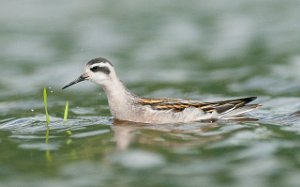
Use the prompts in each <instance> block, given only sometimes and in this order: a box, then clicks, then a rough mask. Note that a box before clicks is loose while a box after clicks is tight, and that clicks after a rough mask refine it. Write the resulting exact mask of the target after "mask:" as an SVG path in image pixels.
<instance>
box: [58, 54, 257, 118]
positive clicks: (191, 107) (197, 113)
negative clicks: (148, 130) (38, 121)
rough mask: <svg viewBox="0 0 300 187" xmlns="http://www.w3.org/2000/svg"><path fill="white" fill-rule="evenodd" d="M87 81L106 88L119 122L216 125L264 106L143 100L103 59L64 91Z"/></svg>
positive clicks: (95, 61)
mask: <svg viewBox="0 0 300 187" xmlns="http://www.w3.org/2000/svg"><path fill="white" fill-rule="evenodd" d="M87 80H88V81H91V82H93V83H95V84H97V85H100V86H101V87H102V89H103V90H104V92H105V94H106V96H107V100H108V105H109V109H110V112H111V115H112V117H113V118H114V119H116V120H119V121H129V122H137V123H152V124H165V123H188V122H197V121H199V122H201V121H211V122H213V121H216V120H221V119H225V120H230V119H238V118H240V117H241V116H242V114H244V113H247V112H250V111H252V110H254V109H256V108H258V107H259V106H261V105H260V104H249V103H250V102H251V101H253V100H255V99H256V98H257V97H244V98H240V99H230V100H221V101H214V102H203V101H199V100H186V99H171V98H145V97H140V96H137V95H135V94H134V93H132V92H131V91H129V89H128V88H127V87H126V86H125V85H124V84H123V82H122V81H121V80H120V79H119V78H118V76H117V73H116V70H115V68H114V65H113V64H112V63H111V62H110V61H109V60H107V59H106V58H102V57H99V58H94V59H92V60H90V61H88V63H87V64H86V66H85V69H84V73H83V74H81V75H80V76H79V77H78V78H77V79H75V80H74V81H72V82H70V83H69V84H67V85H65V86H64V87H63V88H62V89H66V88H68V87H70V86H72V85H74V84H77V83H79V82H82V81H87Z"/></svg>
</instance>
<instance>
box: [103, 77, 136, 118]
mask: <svg viewBox="0 0 300 187" xmlns="http://www.w3.org/2000/svg"><path fill="white" fill-rule="evenodd" d="M102 87H103V90H104V92H105V93H106V96H107V99H108V104H109V108H110V111H111V113H112V115H113V116H114V117H116V118H119V119H120V118H122V113H124V111H126V110H129V107H130V102H132V100H133V98H134V95H133V94H132V93H131V92H130V91H129V90H128V89H127V88H126V87H125V86H124V84H123V83H122V82H121V81H120V80H119V79H114V80H110V81H109V83H108V84H105V85H103V86H102Z"/></svg>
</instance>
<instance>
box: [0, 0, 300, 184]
mask: <svg viewBox="0 0 300 187" xmlns="http://www.w3.org/2000/svg"><path fill="white" fill-rule="evenodd" d="M299 5H300V3H299V1H297V0H288V1H280V0H254V1H253V0H252V1H250V0H242V1H238V2H236V1H232V0H225V1H222V2H220V1H217V0H213V1H202V0H201V1H199V0H197V1H196V0H195V1H192V0H191V1H160V2H151V3H150V2H148V1H137V0H132V1H130V2H125V1H124V2H118V3H117V2H112V1H108V0H107V1H104V0H103V1H96V0H94V1H88V2H86V1H79V0H76V1H72V4H70V3H68V2H62V1H51V2H39V1H35V0H30V1H27V2H26V3H23V4H21V3H20V2H16V1H4V0H2V1H0V25H1V27H0V45H1V50H0V61H1V68H0V74H1V80H0V90H1V92H0V150H1V154H0V186H8V187H9V186H230V187H233V186H239V187H243V186H245V187H248V186H263V187H266V186H299V185H300V181H299V177H300V174H299V173H300V160H299V158H300V157H299V156H300V151H299V150H300V149H299V143H298V142H299V140H300V135H299V133H300V128H299V125H300V119H299V118H300V94H299V93H300V92H299V91H300V86H299V81H300V76H299V71H300V55H299V49H300V34H299V32H298V31H299V27H300V26H299V20H300V13H299ZM98 56H103V57H107V58H108V59H110V60H111V61H112V62H113V63H114V65H115V67H116V69H117V72H118V74H119V76H120V78H121V79H122V80H123V81H124V82H126V84H127V86H128V87H129V88H130V89H131V90H132V91H133V92H135V93H136V94H138V95H143V96H149V97H175V98H177V97H179V98H190V99H200V100H208V101H213V100H218V99H229V98H236V97H242V96H252V95H257V96H259V99H258V101H257V102H260V103H262V104H263V107H262V108H261V109H259V110H257V111H254V112H252V113H250V114H249V116H250V117H256V118H258V121H252V122H234V121H222V122H217V123H213V124H207V123H196V122H195V123H188V124H180V125H179V124H167V125H155V124H149V125H146V126H145V125H142V124H130V123H129V124H118V123H115V122H114V121H113V119H111V116H110V113H109V109H108V106H107V101H106V98H105V94H104V93H103V92H102V91H101V89H99V88H98V87H97V86H95V85H92V84H91V83H81V84H78V85H76V86H74V87H73V88H71V89H69V90H66V91H62V90H61V87H62V86H63V85H64V84H66V83H68V82H69V81H71V80H73V79H74V78H76V77H77V76H78V75H79V74H80V73H81V72H82V69H83V65H84V64H85V63H86V62H87V61H88V60H90V59H91V58H94V57H98ZM44 87H47V88H48V106H49V113H50V115H51V123H50V125H49V127H50V130H49V131H47V129H46V122H45V113H44V106H43V98H42V90H43V88H44ZM66 100H68V101H69V103H70V113H69V120H68V121H67V122H66V123H65V122H63V112H64V105H65V102H66Z"/></svg>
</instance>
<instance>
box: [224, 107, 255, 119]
mask: <svg viewBox="0 0 300 187" xmlns="http://www.w3.org/2000/svg"><path fill="white" fill-rule="evenodd" d="M260 106H261V105H260V104H251V105H245V106H242V107H240V108H232V109H231V110H228V111H226V112H224V113H221V114H219V118H223V119H225V118H226V119H228V118H234V117H236V116H239V115H241V114H244V113H247V112H250V111H252V110H254V109H256V108H258V107H260Z"/></svg>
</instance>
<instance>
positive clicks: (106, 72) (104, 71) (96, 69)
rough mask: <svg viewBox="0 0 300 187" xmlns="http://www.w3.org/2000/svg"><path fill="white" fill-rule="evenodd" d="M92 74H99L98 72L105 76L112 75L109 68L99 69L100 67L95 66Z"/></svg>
mask: <svg viewBox="0 0 300 187" xmlns="http://www.w3.org/2000/svg"><path fill="white" fill-rule="evenodd" d="M90 70H91V71H92V72H98V71H101V72H103V73H105V74H109V73H110V70H109V68H108V67H99V66H94V67H92V68H91V69H90Z"/></svg>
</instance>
